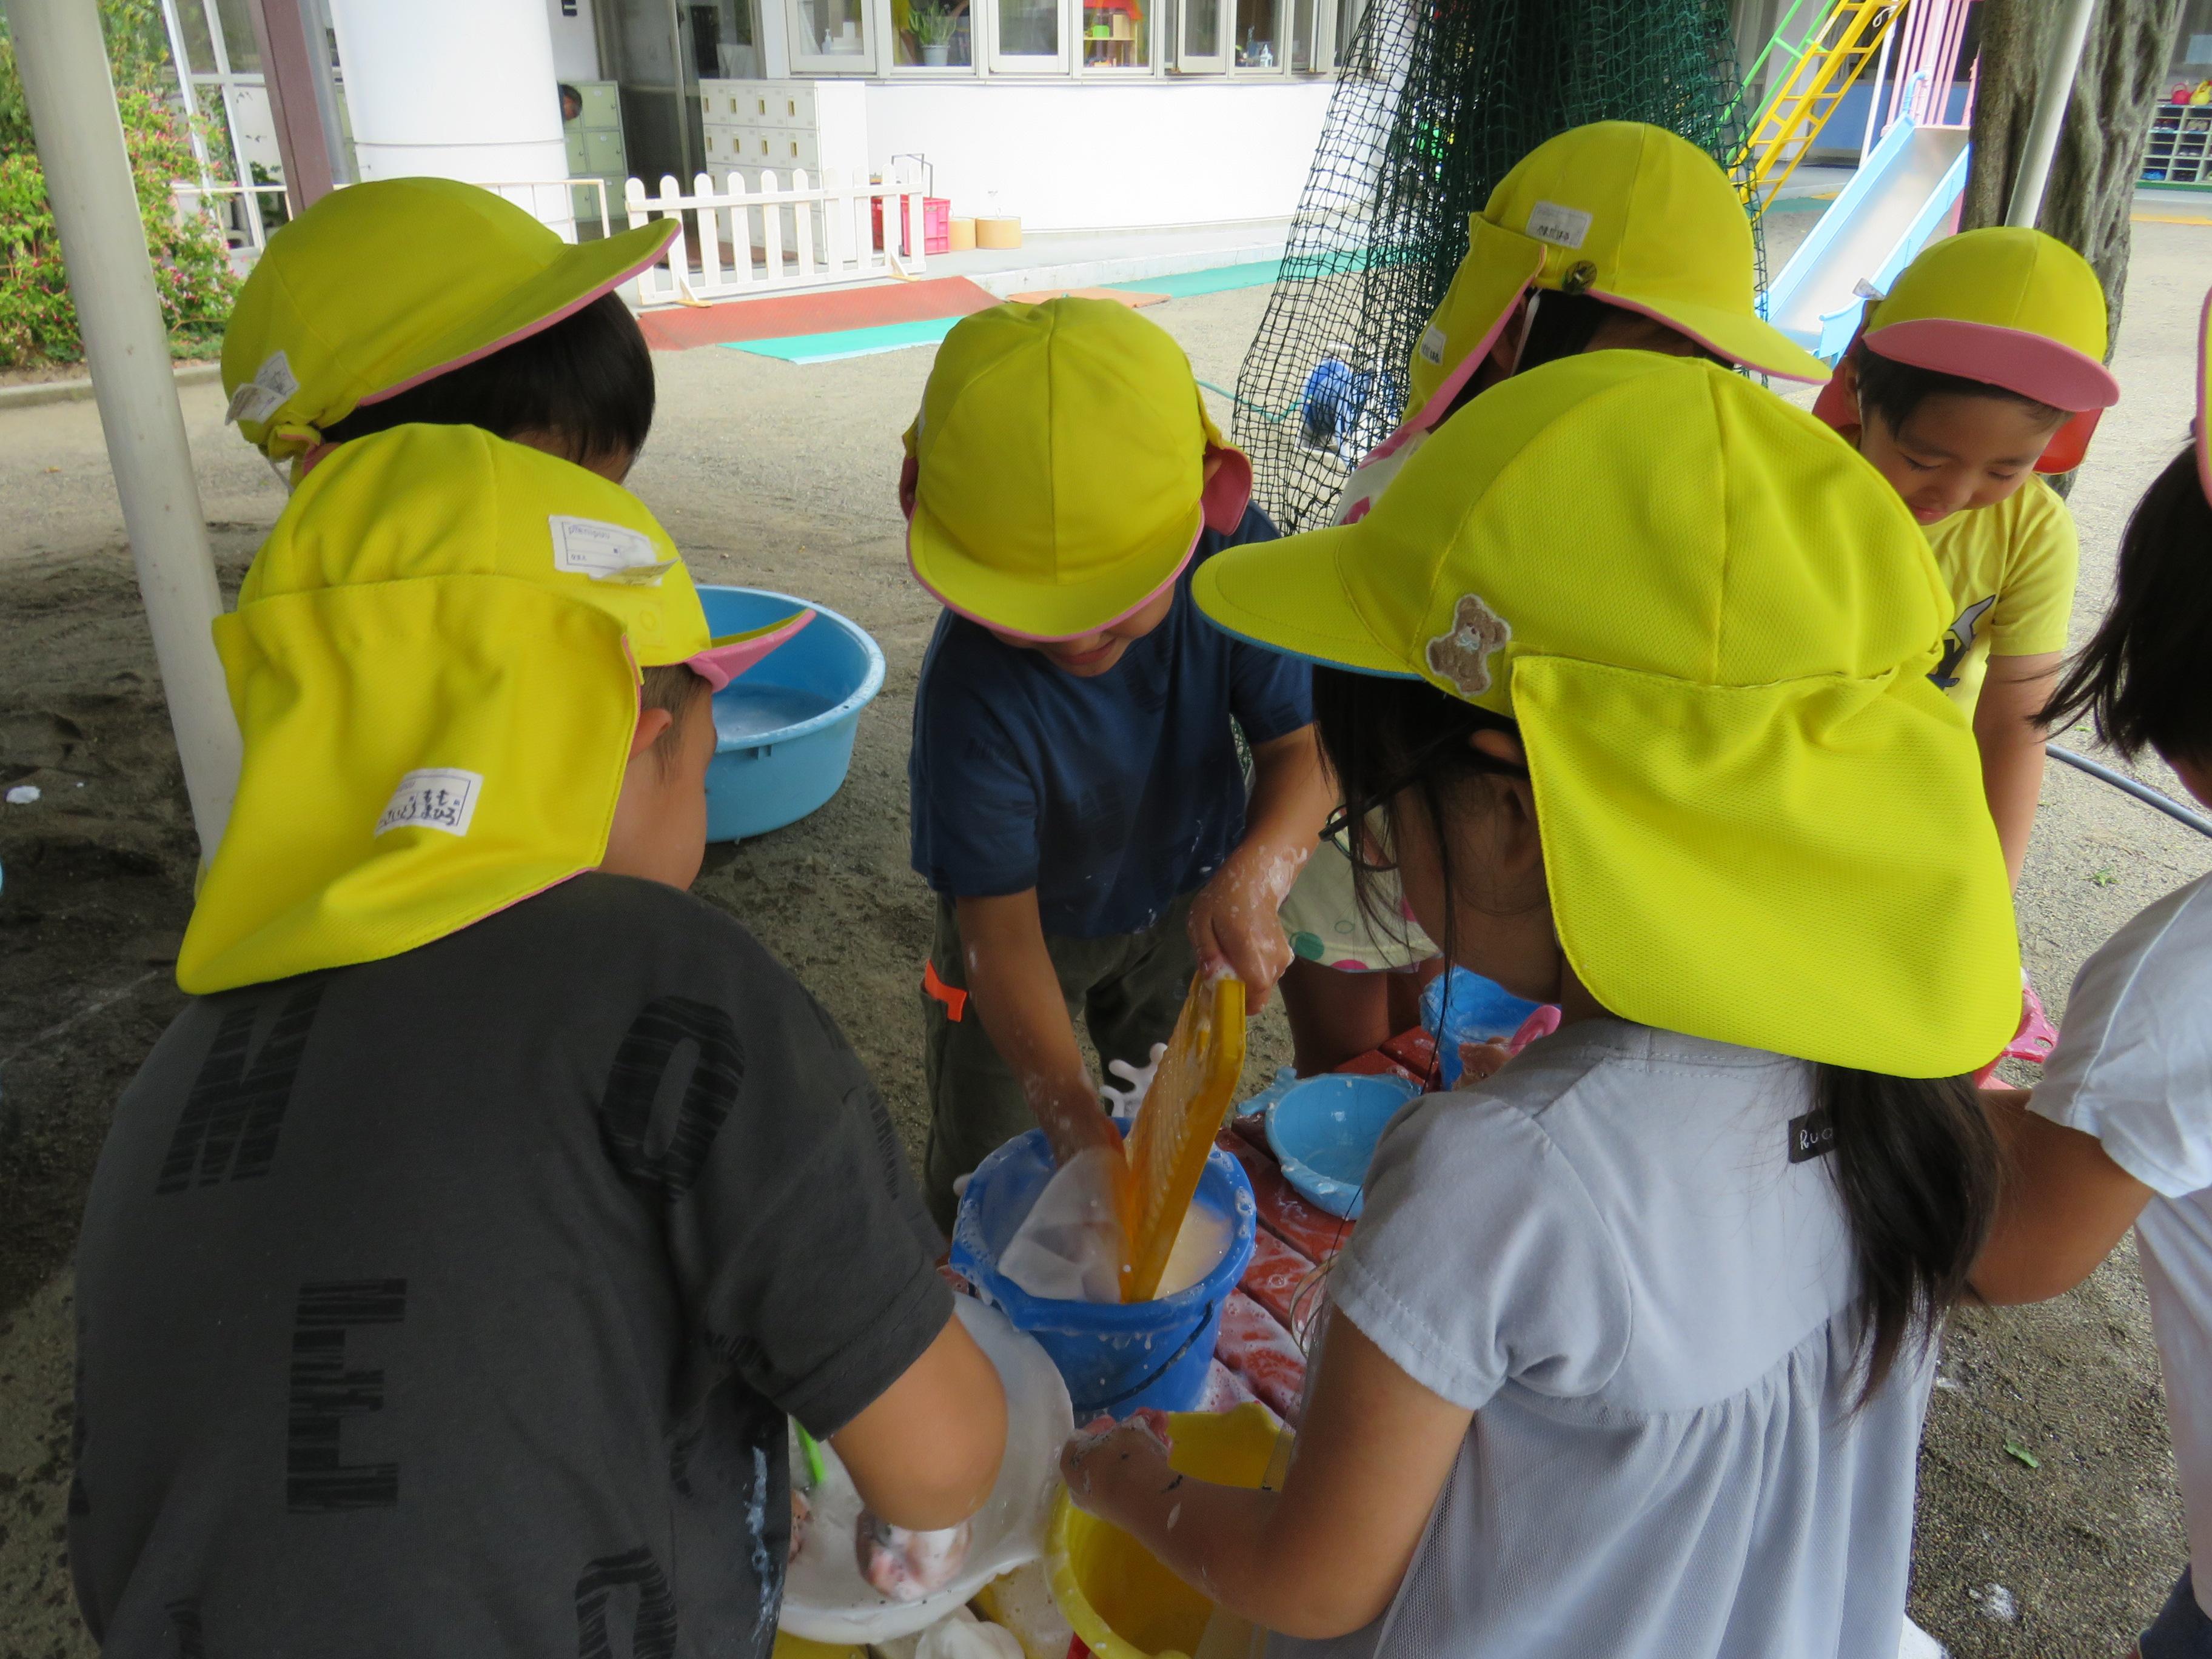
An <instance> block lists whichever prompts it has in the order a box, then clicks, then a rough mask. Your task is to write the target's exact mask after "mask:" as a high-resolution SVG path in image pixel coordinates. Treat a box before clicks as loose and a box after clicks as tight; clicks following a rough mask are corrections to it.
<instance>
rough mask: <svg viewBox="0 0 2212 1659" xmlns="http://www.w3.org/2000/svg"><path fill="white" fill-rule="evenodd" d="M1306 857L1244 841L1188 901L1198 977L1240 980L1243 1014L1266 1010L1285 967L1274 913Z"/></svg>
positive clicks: (1285, 942) (1300, 850) (1287, 961)
mask: <svg viewBox="0 0 2212 1659" xmlns="http://www.w3.org/2000/svg"><path fill="white" fill-rule="evenodd" d="M1312 852H1313V848H1311V847H1287V848H1286V847H1279V846H1276V845H1273V843H1270V842H1262V841H1255V840H1251V839H1247V840H1246V841H1245V842H1243V844H1242V845H1241V846H1239V847H1238V848H1237V850H1236V851H1235V852H1233V853H1231V854H1230V855H1229V856H1228V857H1227V858H1226V859H1225V860H1222V865H1221V868H1220V869H1218V870H1217V871H1215V872H1213V878H1212V880H1211V881H1209V882H1207V883H1206V885H1205V886H1203V887H1201V888H1200V889H1199V890H1198V896H1197V897H1196V898H1194V899H1193V900H1192V901H1191V905H1190V942H1191V946H1192V948H1193V949H1194V950H1195V951H1197V952H1198V965H1199V969H1200V972H1202V973H1207V974H1218V973H1231V974H1234V975H1237V978H1239V979H1241V980H1243V981H1244V987H1245V1010H1246V1012H1248V1013H1257V1012H1259V1011H1260V1010H1261V1009H1262V1008H1264V1007H1266V1006H1267V998H1268V996H1269V994H1271V993H1272V992H1273V990H1274V988H1275V981H1277V980H1279V979H1280V978H1281V977H1282V976H1283V970H1284V969H1285V968H1288V967H1289V966H1290V965H1291V941H1290V939H1288V938H1287V937H1286V936H1285V933H1284V932H1283V924H1282V922H1281V921H1279V920H1278V919H1277V917H1276V915H1275V913H1276V912H1277V911H1278V910H1279V909H1281V908H1283V900H1284V898H1285V896H1287V895H1288V894H1289V892H1290V890H1291V883H1293V882H1295V881H1296V880H1297V878H1298V872H1299V871H1300V870H1301V869H1303V868H1304V866H1305V861H1306V860H1307V859H1308V858H1309V857H1310V855H1311V854H1312Z"/></svg>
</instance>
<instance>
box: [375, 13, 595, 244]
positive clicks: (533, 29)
mask: <svg viewBox="0 0 2212 1659" xmlns="http://www.w3.org/2000/svg"><path fill="white" fill-rule="evenodd" d="M331 25H332V27H335V28H336V29H337V36H338V58H339V61H340V62H341V63H343V64H344V65H345V88H346V108H347V112H348V113H349V115H350V116H351V118H352V121H353V147H354V156H355V159H356V161H358V163H359V164H360V168H361V176H362V178H363V179H398V178H407V177H414V176H421V175H423V174H429V175H432V176H435V177H438V178H444V179H466V180H468V181H469V182H471V183H472V184H480V185H483V184H497V183H501V182H502V181H507V180H515V179H565V178H567V177H568V144H567V143H566V140H565V139H564V137H562V130H561V94H560V90H559V88H560V76H558V75H557V74H556V72H555V70H554V68H553V30H552V25H551V22H550V20H549V19H548V17H547V15H546V11H545V0H331ZM502 193H503V194H505V195H507V196H508V197H512V198H513V200H515V201H517V202H519V203H520V204H522V205H523V206H525V207H527V208H529V209H530V210H532V212H534V213H535V214H537V216H538V217H539V218H541V219H543V220H544V222H546V223H547V224H550V225H551V226H553V227H554V228H556V229H557V230H560V231H561V232H562V234H573V220H574V204H572V202H571V200H570V194H571V192H570V191H568V190H567V189H565V188H558V189H555V188H546V189H538V190H529V191H515V190H510V191H504V192H502Z"/></svg>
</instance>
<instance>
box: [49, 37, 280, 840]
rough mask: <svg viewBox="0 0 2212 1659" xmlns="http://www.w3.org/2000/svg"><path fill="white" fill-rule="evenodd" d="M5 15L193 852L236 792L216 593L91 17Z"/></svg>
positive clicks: (217, 834) (212, 834) (213, 833)
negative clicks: (171, 738) (165, 706)
mask: <svg viewBox="0 0 2212 1659" xmlns="http://www.w3.org/2000/svg"><path fill="white" fill-rule="evenodd" d="M8 24H9V30H10V32H11V33H13V34H14V36H15V53H16V64H17V67H18V69H19V70H21V74H22V77H23V92H24V94H25V97H26V98H27V100H28V102H29V104H30V106H31V130H32V132H33V134H34V135H35V137H36V141H37V143H38V147H39V161H40V166H41V167H44V168H45V170H46V195H47V197H48V199H49V200H51V201H52V204H53V210H54V223H55V226H56V228H58V230H59V231H60V233H61V240H62V257H63V258H64V261H66V262H67V264H68V266H69V285H70V297H71V298H72V299H74V300H75V301H76V313H77V325H78V326H79V327H80V328H81V329H82V331H83V334H84V355H85V356H86V358H87V359H88V361H89V362H90V363H91V366H92V389H93V393H94V397H95V398H98V400H99V404H100V428H101V430H102V431H103V432H104V433H105V434H106V438H107V461H108V465H109V467H110V468H111V470H112V471H113V472H114V474H115V491H116V494H117V495H119V496H120V497H121V498H122V501H123V526H124V531H125V534H127V535H128V536H129V537H130V538H131V557H132V559H133V560H134V561H135V562H136V563H137V569H138V592H139V594H140V596H141V597H142V598H143V600H144V602H145V605H146V620H147V622H148V623H149V625H150V626H151V628H152V629H153V634H154V660H155V663H156V664H157V665H159V667H160V669H161V690H162V692H163V693H164V695H165V696H167V698H168V701H169V724H170V726H172V727H173V729H174V731H175V732H176V738H177V753H178V755H179V758H181V759H182V760H183V762H184V767H185V793H187V794H188V795H189V796H190V797H191V806H192V825H193V828H194V829H197V831H198V832H199V838H200V856H201V858H202V859H203V860H206V859H208V858H211V857H213V856H214V854H215V847H216V842H218V841H220V840H221V839H222V826H223V821H224V820H225V819H226V818H228V817H229V816H230V803H231V798H232V796H234V794H235V793H237V790H238V761H239V740H238V725H237V722H236V721H235V720H234V719H233V718H232V716H231V712H230V695H229V693H228V690H226V689H225V687H224V684H223V678H222V660H221V659H219V658H218V657H216V653H215V638H214V635H213V633H212V632H211V631H210V630H211V624H212V623H214V621H215V619H216V617H217V616H218V615H220V614H221V613H222V595H221V594H220V593H219V592H217V591H216V580H215V561H214V559H213V557H212V556H210V553H209V551H208V538H207V526H206V524H205V522H204V520H202V518H201V515H200V491H199V483H198V481H197V479H195V478H194V477H193V476H192V452H191V446H190V445H189V444H188V443H187V442H186V441H185V417H184V411H183V410H180V409H179V408H178V406H177V383H176V380H175V377H174V375H173V373H172V372H171V370H170V368H169V340H168V334H167V330H166V329H165V328H164V327H163V326H162V323H161V301H160V299H159V298H158V297H157V296H156V295H155V289H154V264H153V261H152V260H151V259H149V258H148V257H147V253H146V230H145V226H144V225H143V223H142V222H140V220H139V217H138V198H137V193H136V191H134V190H133V188H132V186H131V161H130V157H129V155H127V154H126V153H125V149H124V147H123V123H122V120H121V119H120V118H118V115H117V114H116V110H115V86H114V83H113V82H112V80H110V79H109V76H108V73H107V50H106V46H105V45H104V44H103V42H102V41H101V40H100V14H99V11H98V9H97V8H95V7H94V6H92V5H90V4H88V3H86V0H9V7H8Z"/></svg>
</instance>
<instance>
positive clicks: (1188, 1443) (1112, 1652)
mask: <svg viewBox="0 0 2212 1659" xmlns="http://www.w3.org/2000/svg"><path fill="white" fill-rule="evenodd" d="M1168 1431H1169V1438H1170V1441H1171V1443H1172V1449H1171V1450H1170V1453H1169V1456H1168V1462H1169V1463H1170V1465H1171V1466H1172V1467H1173V1468H1175V1470H1176V1473H1177V1474H1188V1475H1190V1476H1193V1477H1194V1478H1195V1479H1197V1480H1211V1481H1212V1482H1214V1483H1215V1484H1216V1485H1218V1486H1255V1487H1256V1486H1275V1485H1277V1484H1278V1483H1279V1481H1280V1480H1281V1479H1282V1469H1283V1468H1284V1466H1285V1465H1286V1464H1287V1462H1288V1461H1289V1445H1290V1439H1291V1431H1289V1430H1288V1429H1286V1428H1285V1427H1283V1425H1281V1424H1280V1423H1279V1422H1278V1421H1277V1420H1276V1419H1275V1415H1274V1413H1273V1412H1270V1411H1269V1410H1268V1409H1267V1407H1265V1406H1262V1405H1260V1404H1259V1403H1257V1402H1256V1401H1251V1402H1248V1403H1246V1404H1244V1405H1242V1406H1239V1407H1237V1409H1236V1410H1235V1411H1233V1412H1176V1413H1172V1414H1170V1417H1169V1418H1168ZM1046 1559H1047V1561H1048V1564H1049V1566H1050V1577H1051V1583H1052V1599H1053V1600H1054V1601H1055V1602H1057V1603H1059V1606H1060V1613H1061V1615H1062V1616H1063V1617H1064V1618H1066V1620H1067V1622H1068V1624H1069V1625H1070V1626H1072V1627H1073V1630H1074V1632H1075V1633H1076V1634H1077V1635H1078V1636H1079V1637H1081V1638H1083V1644H1084V1645H1085V1647H1087V1648H1089V1649H1090V1650H1091V1652H1092V1653H1093V1654H1095V1655H1096V1656H1097V1659H1190V1656H1192V1655H1194V1654H1195V1653H1197V1652H1198V1650H1199V1646H1200V1643H1201V1641H1203V1639H1204V1638H1205V1636H1206V1622H1207V1620H1210V1619H1211V1618H1212V1616H1213V1603H1212V1602H1211V1601H1207V1600H1206V1597H1205V1596H1203V1595H1200V1594H1199V1593H1198V1592H1197V1591H1196V1590H1194V1589H1192V1588H1191V1587H1190V1586H1189V1585H1188V1584H1186V1583H1183V1582H1182V1579H1180V1578H1178V1577H1176V1576H1175V1574H1173V1573H1172V1572H1170V1571H1168V1570H1167V1568H1165V1567H1164V1566H1163V1565H1160V1562H1159V1560H1158V1558H1157V1557H1156V1556H1154V1555H1153V1554H1152V1552H1151V1551H1149V1550H1147V1549H1146V1547H1144V1546H1143V1545H1142V1544H1139V1542H1138V1541H1136V1540H1135V1539H1133V1538H1132V1537H1130V1536H1129V1534H1127V1533H1126V1532H1123V1531H1122V1530H1121V1528H1119V1527H1115V1526H1110V1525H1109V1524H1108V1523H1107V1522H1103V1521H1101V1520H1099V1519H1098V1518H1097V1516H1091V1515H1085V1513H1084V1512H1083V1511H1082V1510H1079V1509H1078V1508H1076V1507H1075V1505H1074V1504H1073V1503H1071V1502H1070V1501H1069V1500H1068V1496H1067V1494H1066V1492H1061V1493H1060V1500H1059V1502H1058V1504H1056V1505H1055V1507H1054V1510H1053V1516H1052V1534H1051V1536H1050V1538H1049V1539H1048V1541H1047V1556H1046Z"/></svg>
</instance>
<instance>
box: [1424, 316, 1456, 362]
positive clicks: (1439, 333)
mask: <svg viewBox="0 0 2212 1659" xmlns="http://www.w3.org/2000/svg"><path fill="white" fill-rule="evenodd" d="M1450 343H1451V342H1450V341H1449V340H1448V339H1447V338H1446V337H1445V336H1444V331H1443V330H1442V329H1440V328H1438V327H1437V325H1435V324H1434V323H1431V324H1430V325H1428V326H1427V327H1426V328H1425V329H1423V330H1422V331H1421V361H1422V362H1425V363H1430V364H1432V365H1434V366H1435V367H1436V368H1443V364H1444V348H1445V347H1446V346H1447V345H1449V344H1450Z"/></svg>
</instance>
